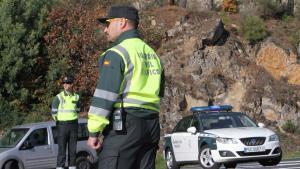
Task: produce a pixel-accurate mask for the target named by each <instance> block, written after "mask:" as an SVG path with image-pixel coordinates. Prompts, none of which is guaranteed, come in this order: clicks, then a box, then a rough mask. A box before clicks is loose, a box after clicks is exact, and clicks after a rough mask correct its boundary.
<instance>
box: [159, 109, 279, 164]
mask: <svg viewBox="0 0 300 169" xmlns="http://www.w3.org/2000/svg"><path fill="white" fill-rule="evenodd" d="M232 108H233V107H232V106H230V105H222V106H206V107H192V108H191V111H192V113H193V115H190V116H187V117H184V118H183V119H181V120H180V121H179V122H178V124H177V125H176V126H175V128H174V129H173V132H172V133H171V134H167V135H165V136H164V151H163V153H164V158H165V160H166V166H167V168H168V169H178V168H180V166H181V165H185V164H193V163H198V164H200V166H201V167H202V168H203V169H218V168H220V167H221V165H222V164H224V166H225V167H226V168H235V167H236V165H237V163H240V162H250V161H257V162H259V163H260V164H261V165H263V166H273V165H277V164H278V163H279V162H280V161H281V157H282V151H281V147H280V142H279V138H278V136H277V135H276V134H275V133H274V132H273V131H271V130H269V129H267V128H264V124H262V123H258V125H257V124H256V123H255V122H253V121H252V120H251V119H250V118H249V117H248V116H247V115H246V114H244V113H240V112H232Z"/></svg>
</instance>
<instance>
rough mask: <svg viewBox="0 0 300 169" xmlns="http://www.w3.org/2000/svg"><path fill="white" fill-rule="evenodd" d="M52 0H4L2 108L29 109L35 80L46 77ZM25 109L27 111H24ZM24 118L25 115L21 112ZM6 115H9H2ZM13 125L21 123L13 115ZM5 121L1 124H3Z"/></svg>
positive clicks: (0, 17) (0, 12) (0, 23)
mask: <svg viewBox="0 0 300 169" xmlns="http://www.w3.org/2000/svg"><path fill="white" fill-rule="evenodd" d="M51 2H52V1H51V0H1V1H0V61H1V64H0V112H5V111H7V110H11V111H9V112H7V114H4V116H11V114H12V113H18V114H19V115H22V114H24V112H27V111H28V109H29V107H28V106H27V105H28V103H29V102H31V101H32V100H34V97H35V96H34V89H35V88H34V86H38V85H39V84H38V83H34V82H35V80H36V79H38V78H39V77H42V76H43V74H42V72H41V71H39V70H40V69H41V66H42V64H40V63H39V60H41V57H42V56H43V53H44V52H45V51H44V49H45V48H44V46H43V44H42V41H43V35H44V33H45V29H44V28H45V27H44V25H45V24H44V21H45V19H46V17H47V14H48V10H49V7H50V5H51ZM22 112H23V113H22ZM17 117H18V118H19V119H22V116H17ZM1 118H4V119H5V117H1ZM8 120H12V121H11V123H9V124H11V125H13V124H15V123H17V121H15V120H13V119H8ZM2 124H3V125H4V124H5V123H1V125H0V128H2V127H3V126H2Z"/></svg>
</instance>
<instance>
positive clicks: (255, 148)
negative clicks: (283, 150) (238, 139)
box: [244, 146, 265, 153]
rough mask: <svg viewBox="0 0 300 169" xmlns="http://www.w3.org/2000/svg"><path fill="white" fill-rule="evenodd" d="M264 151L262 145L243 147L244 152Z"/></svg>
mask: <svg viewBox="0 0 300 169" xmlns="http://www.w3.org/2000/svg"><path fill="white" fill-rule="evenodd" d="M262 151H265V147H263V146H257V147H245V148H244V152H245V153H251V152H262Z"/></svg>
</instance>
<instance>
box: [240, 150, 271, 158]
mask: <svg viewBox="0 0 300 169" xmlns="http://www.w3.org/2000/svg"><path fill="white" fill-rule="evenodd" d="M270 152H271V150H270V149H268V150H266V151H263V152H251V153H245V152H243V151H237V153H238V155H240V156H258V155H268V154H270Z"/></svg>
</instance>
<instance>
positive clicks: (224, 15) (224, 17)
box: [220, 11, 231, 25]
mask: <svg viewBox="0 0 300 169" xmlns="http://www.w3.org/2000/svg"><path fill="white" fill-rule="evenodd" d="M220 18H221V20H222V22H223V23H224V25H228V24H230V22H231V20H230V18H229V17H228V15H227V13H226V12H224V11H221V12H220Z"/></svg>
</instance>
